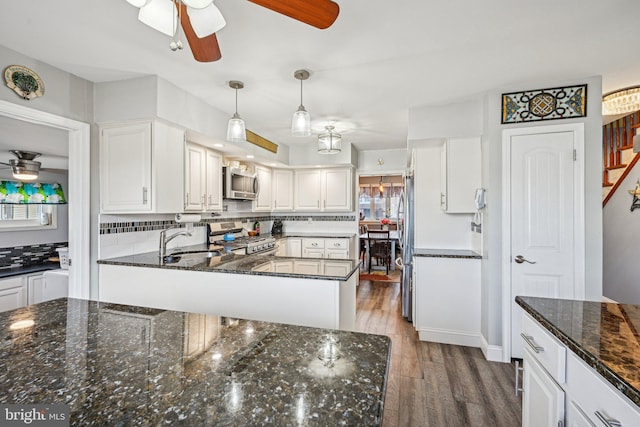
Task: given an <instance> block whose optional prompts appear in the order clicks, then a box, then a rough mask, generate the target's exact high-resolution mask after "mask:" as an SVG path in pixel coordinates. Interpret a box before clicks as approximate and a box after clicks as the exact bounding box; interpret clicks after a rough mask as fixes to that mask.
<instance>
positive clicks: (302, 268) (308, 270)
mask: <svg viewBox="0 0 640 427" xmlns="http://www.w3.org/2000/svg"><path fill="white" fill-rule="evenodd" d="M293 269H294V271H295V272H296V274H320V271H321V269H322V263H321V262H318V261H311V260H309V261H305V260H299V259H296V260H294V261H293Z"/></svg>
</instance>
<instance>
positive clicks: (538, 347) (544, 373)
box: [522, 314, 640, 427]
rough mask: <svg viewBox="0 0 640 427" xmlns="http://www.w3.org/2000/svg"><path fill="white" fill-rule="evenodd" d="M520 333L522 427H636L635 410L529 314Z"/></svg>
mask: <svg viewBox="0 0 640 427" xmlns="http://www.w3.org/2000/svg"><path fill="white" fill-rule="evenodd" d="M522 333H523V335H525V336H526V338H524V340H525V343H524V346H525V351H524V374H523V400H522V425H523V427H527V426H531V427H534V426H554V427H555V426H560V425H561V426H570V427H593V426H601V425H604V426H640V408H639V407H638V406H637V405H635V404H634V403H633V402H631V401H630V400H629V399H628V398H627V397H626V396H624V395H623V394H622V393H620V392H619V391H618V390H617V389H616V388H615V387H614V386H613V385H612V384H611V383H610V382H608V381H607V380H605V379H604V378H603V377H602V376H601V375H600V374H598V373H597V372H596V371H595V370H594V369H593V368H591V367H590V366H588V365H587V364H586V363H585V362H584V361H583V360H582V359H580V358H579V357H578V356H577V355H576V354H574V353H573V352H572V351H570V350H569V349H568V348H567V347H566V346H565V345H564V344H562V343H561V342H560V341H559V340H557V339H556V338H555V337H554V336H553V335H552V334H551V333H549V332H548V331H547V330H546V329H545V328H544V327H543V326H542V325H540V324H539V323H538V322H536V321H535V320H534V319H533V318H532V317H531V316H529V315H528V314H525V315H524V317H523V329H522Z"/></svg>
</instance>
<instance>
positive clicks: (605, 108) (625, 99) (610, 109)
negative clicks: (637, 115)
mask: <svg viewBox="0 0 640 427" xmlns="http://www.w3.org/2000/svg"><path fill="white" fill-rule="evenodd" d="M638 110H640V86H632V87H627V88H624V89H620V90H616V91H614V92H609V93H606V94H604V96H603V97H602V114H603V115H605V116H608V115H612V114H624V113H633V112H634V111H638Z"/></svg>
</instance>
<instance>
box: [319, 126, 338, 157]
mask: <svg viewBox="0 0 640 427" xmlns="http://www.w3.org/2000/svg"><path fill="white" fill-rule="evenodd" d="M324 128H325V129H326V130H327V132H326V133H323V134H320V135H318V153H319V154H335V153H339V152H340V151H342V135H340V134H339V133H338V132H335V131H334V129H335V127H334V126H332V125H327V126H325V127H324Z"/></svg>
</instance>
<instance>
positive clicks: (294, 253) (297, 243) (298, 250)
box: [287, 238, 302, 258]
mask: <svg viewBox="0 0 640 427" xmlns="http://www.w3.org/2000/svg"><path fill="white" fill-rule="evenodd" d="M287 256H291V257H297V258H300V257H302V239H292V238H288V239H287Z"/></svg>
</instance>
